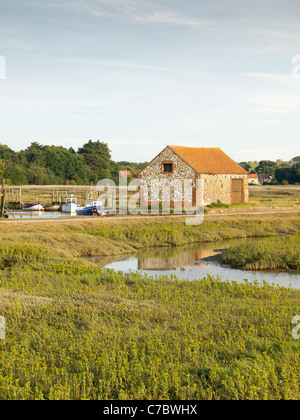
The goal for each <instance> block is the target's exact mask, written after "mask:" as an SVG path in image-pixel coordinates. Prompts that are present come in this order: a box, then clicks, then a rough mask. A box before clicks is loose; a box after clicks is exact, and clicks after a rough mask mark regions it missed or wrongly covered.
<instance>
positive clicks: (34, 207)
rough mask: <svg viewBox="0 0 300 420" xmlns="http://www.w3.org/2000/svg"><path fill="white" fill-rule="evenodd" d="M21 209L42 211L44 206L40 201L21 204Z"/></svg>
mask: <svg viewBox="0 0 300 420" xmlns="http://www.w3.org/2000/svg"><path fill="white" fill-rule="evenodd" d="M22 210H25V211H43V210H44V206H43V204H42V203H30V204H23V206H22Z"/></svg>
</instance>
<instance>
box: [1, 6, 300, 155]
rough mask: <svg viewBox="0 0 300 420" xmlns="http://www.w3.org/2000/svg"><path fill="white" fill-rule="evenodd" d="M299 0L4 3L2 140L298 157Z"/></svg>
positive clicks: (142, 151)
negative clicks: (171, 147) (211, 149)
mask: <svg viewBox="0 0 300 420" xmlns="http://www.w3.org/2000/svg"><path fill="white" fill-rule="evenodd" d="M299 17H300V2H299V0H252V1H251V2H250V1H249V0H247V1H245V0H227V1H226V2H225V1H224V0H206V1H204V0H51V1H50V0H42V1H41V0H10V1H7V0H0V143H1V144H7V145H8V146H9V147H11V148H12V149H13V150H15V151H18V150H21V149H23V150H24V149H25V148H26V147H28V146H29V145H30V143H31V142H33V141H38V142H39V143H40V144H44V145H46V144H54V145H62V146H64V147H67V148H69V147H73V148H74V149H75V150H77V148H79V147H80V146H82V145H83V144H84V143H86V142H87V141H88V140H90V139H91V140H93V141H96V140H101V141H104V142H106V143H108V145H109V148H110V150H111V152H112V158H113V160H115V161H122V160H127V161H135V162H144V161H149V160H151V159H152V158H153V157H154V156H155V155H156V154H158V153H159V152H160V151H161V150H162V149H163V148H164V147H165V146H166V145H181V146H192V147H197V146H198V147H220V148H221V149H222V150H223V151H224V152H225V153H227V154H228V155H229V156H231V157H232V158H233V159H234V160H236V161H238V162H241V161H248V160H258V161H260V160H264V159H268V160H276V159H284V160H289V159H291V158H292V157H294V156H297V155H299V154H300V150H299V149H300V147H299V138H300V133H299V114H300V26H299Z"/></svg>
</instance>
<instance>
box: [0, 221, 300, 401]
mask: <svg viewBox="0 0 300 420" xmlns="http://www.w3.org/2000/svg"><path fill="white" fill-rule="evenodd" d="M298 226H299V218H297V217H284V216H283V217H279V216H277V218H274V217H272V218H271V217H270V218H264V220H261V219H259V218H254V219H252V218H245V217H243V218H235V219H231V220H230V222H229V221H227V220H220V219H218V220H212V221H209V222H206V223H205V224H203V225H201V226H200V227H185V225H184V224H183V222H182V221H179V220H178V221H177V222H176V223H175V222H174V221H172V222H169V221H166V222H162V221H159V222H158V221H151V223H150V222H149V223H145V224H142V223H141V222H132V224H130V223H129V222H122V223H120V222H117V221H116V222H114V223H111V222H110V223H108V222H103V224H102V225H100V226H99V223H98V222H92V223H91V224H90V223H87V222H85V223H79V224H78V225H77V224H76V225H74V224H73V225H72V224H68V223H64V225H63V226H61V225H60V226H58V225H55V224H53V225H50V224H49V225H48V226H45V225H43V224H41V225H40V226H39V227H38V229H37V226H36V225H34V226H32V225H29V224H28V225H26V224H24V225H22V226H19V225H9V228H8V226H6V225H4V227H3V225H1V235H2V236H1V241H2V244H1V248H0V261H1V264H2V266H1V269H0V314H1V315H2V316H4V317H5V320H6V339H5V340H0V367H1V370H0V399H2V400H3V399H8V400H11V399H36V400H40V399H50V400H53V399H60V400H62V399H64V400H65V399H112V400H114V399H131V400H132V399H150V400H151V399H161V400H163V399H187V400H191V399H299V398H300V381H299V371H300V346H299V343H298V342H297V341H296V340H294V339H293V338H292V335H291V329H292V324H291V319H292V318H293V317H294V316H295V315H297V314H299V313H300V306H299V301H300V291H298V290H292V289H289V288H280V287H275V286H271V285H269V284H264V285H259V284H258V283H256V282H254V283H251V284H250V283H249V282H246V281H245V282H244V283H241V284H238V283H236V282H228V281H227V282H225V281H222V280H221V279H213V278H211V277H207V278H205V279H201V280H200V279H199V281H179V280H178V279H177V277H176V276H172V278H171V279H169V278H168V277H166V276H160V277H157V278H153V277H148V276H147V275H142V274H141V273H129V274H124V273H122V272H115V271H114V270H109V269H101V268H99V267H95V266H94V265H92V264H91V263H89V262H88V261H86V260H84V259H81V258H79V255H80V252H82V250H85V251H86V250H91V252H96V251H97V250H96V251H94V250H93V248H92V246H94V245H95V246H96V244H97V243H98V242H100V243H102V244H101V247H100V246H99V248H98V249H102V250H103V251H105V252H107V253H109V252H111V253H113V252H116V250H117V249H125V250H126V249H128V248H126V247H130V248H131V249H137V248H141V247H143V246H144V247H146V246H158V245H160V244H172V245H176V244H179V243H182V242H187V241H197V240H199V239H202V240H207V239H208V240H213V238H217V237H218V238H219V237H224V236H227V237H233V235H236V236H235V237H242V236H246V235H253V236H255V235H257V236H259V235H261V236H263V235H276V234H277V233H278V232H279V231H289V232H291V231H295V229H297V227H298ZM66 239H68V241H67V242H66ZM89 241H91V242H89ZM90 243H91V244H92V246H91V245H90ZM29 244H30V245H29ZM80 244H81V245H80ZM90 246H91V248H90ZM109 246H110V247H111V248H113V247H114V248H113V249H110V248H109Z"/></svg>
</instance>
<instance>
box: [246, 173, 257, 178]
mask: <svg viewBox="0 0 300 420" xmlns="http://www.w3.org/2000/svg"><path fill="white" fill-rule="evenodd" d="M248 177H249V178H258V176H257V175H256V174H249V175H248Z"/></svg>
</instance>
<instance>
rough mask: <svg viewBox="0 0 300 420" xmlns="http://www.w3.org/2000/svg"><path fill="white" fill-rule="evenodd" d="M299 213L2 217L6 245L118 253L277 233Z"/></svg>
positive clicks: (290, 229)
mask: <svg viewBox="0 0 300 420" xmlns="http://www.w3.org/2000/svg"><path fill="white" fill-rule="evenodd" d="M299 227H300V218H299V214H297V213H295V214H277V215H274V214H270V215H243V216H224V217H215V218H214V217H206V218H205V220H204V223H203V224H201V225H199V226H186V225H185V221H184V218H182V217H181V218H173V217H172V218H170V217H159V218H155V217H154V218H153V219H152V218H150V219H143V218H140V219H131V220H114V221H112V220H105V219H95V220H89V221H84V220H83V221H82V222H76V223H73V222H67V221H64V222H61V223H51V221H49V223H47V224H46V223H34V224H32V223H26V222H24V223H23V222H22V223H7V224H6V223H2V224H1V225H0V235H1V244H2V245H6V246H9V245H21V244H31V245H35V246H43V247H44V248H45V249H48V250H49V251H51V250H55V252H56V253H57V254H59V255H60V254H63V255H68V256H72V257H79V256H83V255H91V256H97V255H105V256H108V255H120V254H124V253H125V254H126V253H127V254H128V253H134V252H136V251H137V250H139V249H142V248H147V247H148V248H149V247H161V246H176V245H184V244H188V243H195V242H213V241H218V240H223V239H232V238H245V237H263V236H275V235H278V234H279V233H295V232H297V231H298V230H299Z"/></svg>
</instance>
